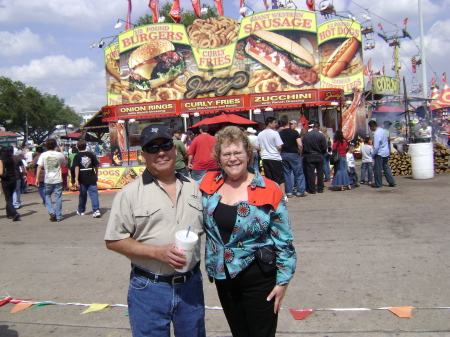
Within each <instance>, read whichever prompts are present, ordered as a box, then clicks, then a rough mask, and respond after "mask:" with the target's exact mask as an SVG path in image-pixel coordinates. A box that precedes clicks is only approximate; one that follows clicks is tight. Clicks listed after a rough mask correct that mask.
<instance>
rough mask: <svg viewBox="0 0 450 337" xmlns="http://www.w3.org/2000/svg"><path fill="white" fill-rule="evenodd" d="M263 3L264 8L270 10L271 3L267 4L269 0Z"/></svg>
mask: <svg viewBox="0 0 450 337" xmlns="http://www.w3.org/2000/svg"><path fill="white" fill-rule="evenodd" d="M263 2H264V6H265V7H266V9H269V7H270V6H269V3H268V2H267V0H263Z"/></svg>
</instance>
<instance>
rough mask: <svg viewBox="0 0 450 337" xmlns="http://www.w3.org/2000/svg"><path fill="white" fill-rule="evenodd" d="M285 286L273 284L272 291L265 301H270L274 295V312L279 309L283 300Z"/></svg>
mask: <svg viewBox="0 0 450 337" xmlns="http://www.w3.org/2000/svg"><path fill="white" fill-rule="evenodd" d="M286 289H287V287H282V286H275V287H274V288H273V290H272V292H271V293H270V294H269V296H268V297H267V301H271V300H272V298H273V297H275V303H274V306H273V312H274V313H275V314H276V313H277V312H279V311H280V309H281V302H282V301H283V297H284V294H286Z"/></svg>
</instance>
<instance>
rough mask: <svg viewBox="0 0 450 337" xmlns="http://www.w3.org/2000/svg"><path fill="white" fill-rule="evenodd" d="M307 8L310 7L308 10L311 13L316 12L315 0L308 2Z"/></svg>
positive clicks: (307, 0) (308, 0)
mask: <svg viewBox="0 0 450 337" xmlns="http://www.w3.org/2000/svg"><path fill="white" fill-rule="evenodd" d="M306 6H308V9H309V10H310V11H313V10H314V0H306Z"/></svg>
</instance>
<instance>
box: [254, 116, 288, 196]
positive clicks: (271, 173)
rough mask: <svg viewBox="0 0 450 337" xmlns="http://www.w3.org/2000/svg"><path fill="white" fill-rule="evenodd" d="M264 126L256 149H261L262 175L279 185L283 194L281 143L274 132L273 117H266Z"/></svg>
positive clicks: (275, 124)
mask: <svg viewBox="0 0 450 337" xmlns="http://www.w3.org/2000/svg"><path fill="white" fill-rule="evenodd" d="M265 124H266V128H265V130H263V131H262V132H260V134H259V135H258V148H260V149H261V159H262V162H263V168H264V173H265V176H266V178H268V179H270V180H273V181H275V182H276V183H277V184H278V185H280V188H281V190H282V191H283V194H284V193H285V190H284V168H283V162H282V161H281V160H282V159H281V154H280V153H281V146H282V145H283V141H282V140H281V137H280V134H279V133H278V132H277V131H275V130H276V128H277V121H276V119H275V118H274V117H267V118H266V121H265Z"/></svg>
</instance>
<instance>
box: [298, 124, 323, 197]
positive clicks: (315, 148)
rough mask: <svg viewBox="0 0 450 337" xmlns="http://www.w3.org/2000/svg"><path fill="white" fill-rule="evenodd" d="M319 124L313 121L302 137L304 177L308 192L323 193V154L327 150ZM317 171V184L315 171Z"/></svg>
mask: <svg viewBox="0 0 450 337" xmlns="http://www.w3.org/2000/svg"><path fill="white" fill-rule="evenodd" d="M319 128H320V124H319V123H318V122H315V123H313V124H312V129H311V130H309V132H307V133H306V134H305V136H304V137H303V155H304V157H305V164H306V179H307V185H308V189H309V190H308V193H310V194H316V192H319V193H323V189H324V184H323V156H324V154H325V153H326V152H327V139H326V138H325V135H324V134H323V133H322V132H320V131H319ZM314 171H317V186H316V181H315V180H316V179H315V173H314Z"/></svg>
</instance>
